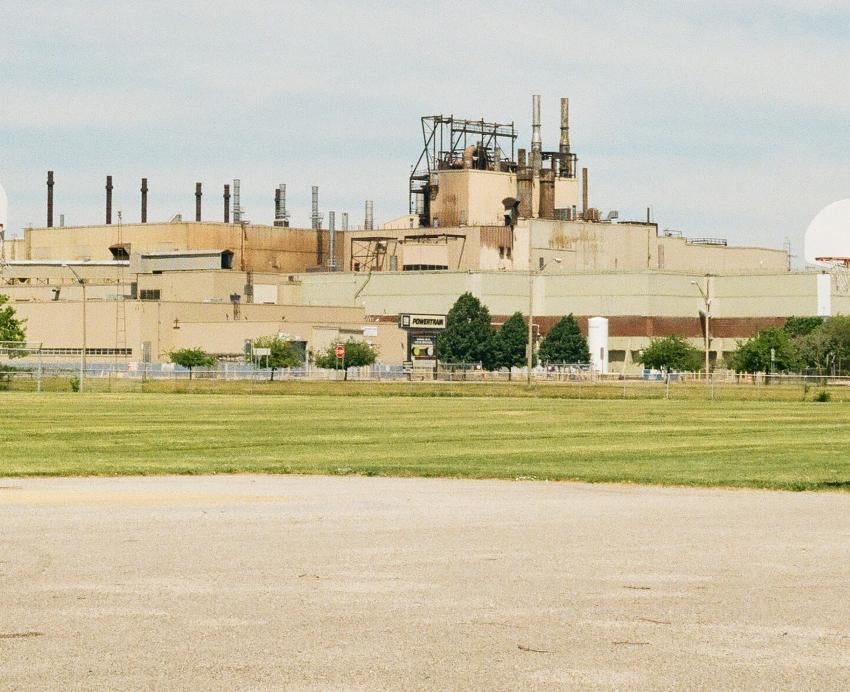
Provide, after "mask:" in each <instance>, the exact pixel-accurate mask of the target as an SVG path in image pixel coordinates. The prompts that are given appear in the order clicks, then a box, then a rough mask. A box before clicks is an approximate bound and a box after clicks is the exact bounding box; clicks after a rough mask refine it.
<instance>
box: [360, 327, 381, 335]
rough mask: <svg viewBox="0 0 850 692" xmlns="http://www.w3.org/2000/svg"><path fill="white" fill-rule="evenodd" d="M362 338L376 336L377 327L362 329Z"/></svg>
mask: <svg viewBox="0 0 850 692" xmlns="http://www.w3.org/2000/svg"><path fill="white" fill-rule="evenodd" d="M362 329H363V336H378V328H377V327H363V328H362Z"/></svg>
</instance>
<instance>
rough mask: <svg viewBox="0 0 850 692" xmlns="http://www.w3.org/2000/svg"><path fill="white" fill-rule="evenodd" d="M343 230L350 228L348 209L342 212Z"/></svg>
mask: <svg viewBox="0 0 850 692" xmlns="http://www.w3.org/2000/svg"><path fill="white" fill-rule="evenodd" d="M342 230H343V231H347V230H348V212H347V211H344V212H342Z"/></svg>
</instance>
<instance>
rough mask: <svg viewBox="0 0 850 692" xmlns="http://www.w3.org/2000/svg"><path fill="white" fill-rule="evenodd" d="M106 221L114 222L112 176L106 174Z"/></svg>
mask: <svg viewBox="0 0 850 692" xmlns="http://www.w3.org/2000/svg"><path fill="white" fill-rule="evenodd" d="M106 223H107V224H111V223H112V176H111V175H108V176H106Z"/></svg>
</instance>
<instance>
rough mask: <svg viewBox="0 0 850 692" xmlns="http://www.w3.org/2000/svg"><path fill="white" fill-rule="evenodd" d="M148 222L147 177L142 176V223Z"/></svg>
mask: <svg viewBox="0 0 850 692" xmlns="http://www.w3.org/2000/svg"><path fill="white" fill-rule="evenodd" d="M147 222H148V179H147V178H142V223H147Z"/></svg>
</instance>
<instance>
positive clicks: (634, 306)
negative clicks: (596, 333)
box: [282, 269, 850, 317]
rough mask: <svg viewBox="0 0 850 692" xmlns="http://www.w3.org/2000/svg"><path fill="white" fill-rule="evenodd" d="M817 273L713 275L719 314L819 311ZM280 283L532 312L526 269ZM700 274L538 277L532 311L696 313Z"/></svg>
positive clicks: (432, 304)
mask: <svg viewBox="0 0 850 692" xmlns="http://www.w3.org/2000/svg"><path fill="white" fill-rule="evenodd" d="M816 276H817V275H816V273H805V272H801V273H782V274H772V275H753V276H720V277H713V278H712V289H711V291H712V296H713V302H712V308H711V309H712V315H713V316H714V317H789V316H792V315H814V314H816V312H817V305H816V300H817V292H816V291H817V289H816V278H815V277H816ZM298 279H299V281H298V283H295V284H291V285H288V286H285V287H282V291H283V294H282V295H283V296H284V297H285V299H288V300H293V301H298V302H303V303H304V304H307V305H321V304H336V305H350V304H353V302H354V301H355V297H354V296H355V294H359V295H358V297H357V298H356V301H357V304H358V305H363V306H364V307H365V309H366V312H367V314H370V315H393V314H398V313H400V312H415V311H418V312H434V313H445V312H447V311H448V309H449V308H450V307H451V306H452V305H453V304H454V301H455V300H456V299H457V297H458V296H459V295H460V294H461V293H464V292H466V291H469V292H471V293H472V294H473V295H475V296H477V297H479V298H480V299H481V300H482V301H484V303H485V304H486V305H487V306H488V308H489V309H490V311H491V312H492V313H493V314H508V315H509V314H511V313H513V312H516V311H520V312H523V313H526V312H527V311H528V285H529V278H528V274H527V273H521V272H512V273H508V272H451V271H450V272H415V273H402V272H380V273H378V272H376V273H373V274H372V275H371V276H369V275H365V276H364V275H362V274H352V273H339V274H335V275H332V276H329V275H322V276H319V275H313V274H304V275H301V276H299V277H298ZM692 281H694V282H697V283H699V284H700V285H704V282H705V278H704V277H703V276H701V275H699V274H680V273H663V272H646V271H644V272H634V273H624V272H619V273H595V274H550V273H549V270H548V269H547V270H546V272H545V273H544V274H543V275H540V276H538V277H537V278H536V279H535V287H536V288H535V313H537V314H544V315H563V314H568V313H570V312H573V313H575V314H577V315H600V316H615V315H647V316H668V317H693V316H695V315H696V314H697V313H698V311H699V310H701V309H704V306H703V302H702V298H701V297H700V294H699V292H698V290H697V287H696V286H695V285H693V284H692V283H691V282H692ZM833 306H834V309H833V311H834V312H838V311H840V309H839V308H840V306H847V307H848V308H850V297H848V296H836V297H835V298H834V300H833Z"/></svg>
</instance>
